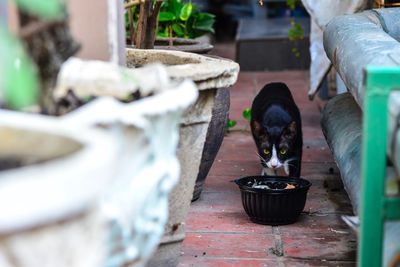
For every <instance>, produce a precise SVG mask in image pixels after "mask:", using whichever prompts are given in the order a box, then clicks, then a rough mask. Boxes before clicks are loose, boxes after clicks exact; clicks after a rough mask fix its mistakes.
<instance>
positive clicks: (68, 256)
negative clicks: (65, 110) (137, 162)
mask: <svg viewBox="0 0 400 267" xmlns="http://www.w3.org/2000/svg"><path fill="white" fill-rule="evenodd" d="M0 136H1V138H2V140H3V141H2V142H1V145H0V155H1V159H2V160H4V159H16V158H18V159H23V160H24V161H25V164H26V165H24V166H23V167H19V168H15V169H9V170H4V171H2V172H0V201H1V203H0V236H1V237H0V266H5V267H8V266H10V267H11V266H13V267H15V266H18V267H20V266H21V267H22V266H49V267H50V266H61V267H62V266H99V264H100V263H101V262H102V261H104V256H105V255H106V251H107V244H106V243H105V242H104V240H105V238H106V234H107V232H106V231H104V229H105V228H106V227H107V226H106V224H107V222H106V218H105V217H104V216H101V213H100V212H99V208H98V205H96V203H97V202H98V199H99V197H101V195H102V194H103V193H104V190H105V189H106V188H107V186H108V184H109V183H110V181H111V179H112V177H113V176H114V175H115V173H114V171H115V167H114V166H115V165H116V159H117V152H118V151H117V149H116V148H117V147H116V146H115V140H114V139H113V138H111V136H109V135H107V134H104V133H102V132H100V131H96V130H94V129H85V130H82V128H81V129H77V128H75V129H73V128H71V127H66V125H63V124H62V123H61V122H60V120H57V119H54V118H48V117H44V116H39V115H28V114H22V113H16V112H7V111H1V115H0Z"/></svg>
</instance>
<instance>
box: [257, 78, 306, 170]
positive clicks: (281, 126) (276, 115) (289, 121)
mask: <svg viewBox="0 0 400 267" xmlns="http://www.w3.org/2000/svg"><path fill="white" fill-rule="evenodd" d="M250 128H251V132H252V135H253V138H254V142H255V144H256V146H257V150H258V155H259V157H260V160H261V165H262V167H263V170H262V173H261V175H271V176H274V175H276V173H277V170H278V169H279V168H283V169H284V171H285V173H286V175H288V176H291V177H300V173H301V158H302V152H303V135H302V130H301V117H300V112H299V108H298V107H297V105H296V103H295V102H294V99H293V97H292V94H291V93H290V90H289V88H288V87H287V86H286V84H284V83H279V82H275V83H269V84H266V85H265V86H264V87H263V88H262V89H261V91H260V92H259V93H258V95H257V96H256V97H255V98H254V100H253V104H252V107H251V120H250Z"/></svg>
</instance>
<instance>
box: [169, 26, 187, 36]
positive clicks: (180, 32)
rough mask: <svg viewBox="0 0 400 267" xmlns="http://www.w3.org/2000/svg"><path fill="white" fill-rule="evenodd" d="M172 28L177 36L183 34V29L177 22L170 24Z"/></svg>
mask: <svg viewBox="0 0 400 267" xmlns="http://www.w3.org/2000/svg"><path fill="white" fill-rule="evenodd" d="M172 30H173V31H174V32H175V33H176V35H177V36H178V37H182V36H184V35H185V30H184V28H183V27H182V26H181V25H180V24H179V23H174V24H172Z"/></svg>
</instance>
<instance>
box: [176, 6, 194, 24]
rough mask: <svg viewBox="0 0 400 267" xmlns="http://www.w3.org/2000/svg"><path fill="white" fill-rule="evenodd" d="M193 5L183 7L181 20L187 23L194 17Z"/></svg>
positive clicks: (180, 15)
mask: <svg viewBox="0 0 400 267" xmlns="http://www.w3.org/2000/svg"><path fill="white" fill-rule="evenodd" d="M192 11H193V5H192V3H191V2H189V3H186V4H184V5H183V7H182V9H181V13H180V14H179V18H180V19H181V20H183V21H187V20H188V19H189V18H190V16H191V15H192Z"/></svg>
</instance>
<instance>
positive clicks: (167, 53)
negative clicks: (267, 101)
mask: <svg viewBox="0 0 400 267" xmlns="http://www.w3.org/2000/svg"><path fill="white" fill-rule="evenodd" d="M126 56H127V65H128V66H131V67H132V68H135V65H140V66H141V65H145V64H149V63H153V62H161V63H162V64H164V65H167V66H166V70H167V73H168V75H169V77H171V79H173V80H183V79H191V80H193V81H194V82H195V83H196V85H197V87H198V89H199V90H207V89H215V88H223V87H230V86H231V85H233V84H234V83H235V82H236V81H237V77H238V74H239V70H240V67H239V64H238V63H236V62H234V61H232V60H230V59H225V58H218V57H213V56H205V55H200V54H195V53H189V52H182V51H172V50H160V49H135V48H127V49H126ZM134 58H135V59H136V61H134V60H135V59H134Z"/></svg>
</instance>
